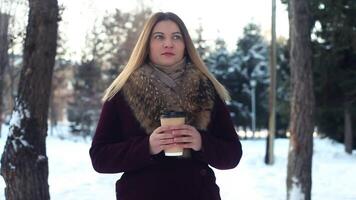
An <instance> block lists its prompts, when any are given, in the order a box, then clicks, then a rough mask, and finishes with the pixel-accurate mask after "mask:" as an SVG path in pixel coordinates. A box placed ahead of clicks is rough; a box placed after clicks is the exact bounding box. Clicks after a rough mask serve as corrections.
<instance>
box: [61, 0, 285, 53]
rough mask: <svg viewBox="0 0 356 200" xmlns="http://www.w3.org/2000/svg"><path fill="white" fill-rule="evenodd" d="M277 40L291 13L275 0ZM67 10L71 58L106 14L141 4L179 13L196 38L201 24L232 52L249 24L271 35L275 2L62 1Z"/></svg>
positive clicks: (207, 36)
mask: <svg viewBox="0 0 356 200" xmlns="http://www.w3.org/2000/svg"><path fill="white" fill-rule="evenodd" d="M276 3H277V6H276V10H277V14H276V24H277V25H276V32H277V37H279V36H283V37H285V38H288V30H289V28H288V13H287V11H286V6H285V5H283V4H281V3H280V0H276ZM59 4H60V5H63V6H64V8H65V10H64V12H63V15H62V19H63V20H62V22H61V24H60V29H61V30H63V31H64V32H65V36H64V38H66V39H67V40H68V46H69V49H70V50H71V52H72V56H74V57H78V56H79V54H80V49H81V48H83V47H84V45H85V36H86V33H87V32H88V31H90V30H91V29H92V28H93V24H94V23H99V22H100V21H101V18H102V16H103V15H105V13H108V12H113V11H114V9H115V8H118V9H120V10H122V11H126V12H132V11H135V10H136V9H137V8H138V5H141V4H144V5H148V6H150V7H151V8H152V9H153V11H154V12H156V11H164V12H167V11H170V12H174V13H176V14H177V15H178V16H179V17H181V18H182V20H183V21H184V22H185V24H186V26H187V28H188V30H189V32H190V34H191V35H192V36H193V37H194V34H195V31H194V30H196V29H197V28H198V27H199V24H201V25H202V27H203V29H204V32H203V37H204V39H206V40H207V42H209V43H213V42H214V40H215V39H216V38H217V37H221V38H223V39H224V40H225V41H226V43H227V46H228V49H229V50H232V49H234V48H235V47H236V41H237V39H238V38H241V36H242V33H243V27H244V26H245V25H247V24H248V23H249V22H254V23H257V24H258V25H260V26H261V29H262V34H263V35H264V36H265V37H266V38H267V39H269V38H270V35H271V28H270V27H271V10H272V0H248V1H246V0H219V1H216V0H211V1H206V0H179V1H178V0H132V1H127V0H76V1H73V0H59Z"/></svg>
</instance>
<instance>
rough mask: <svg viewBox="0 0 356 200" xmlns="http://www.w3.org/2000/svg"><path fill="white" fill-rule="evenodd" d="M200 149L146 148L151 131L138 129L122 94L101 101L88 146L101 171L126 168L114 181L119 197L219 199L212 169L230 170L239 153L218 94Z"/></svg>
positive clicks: (130, 199) (127, 199)
mask: <svg viewBox="0 0 356 200" xmlns="http://www.w3.org/2000/svg"><path fill="white" fill-rule="evenodd" d="M200 133H201V136H202V150H201V151H198V152H197V151H192V156H191V157H190V158H176V157H166V156H164V153H163V152H161V153H160V154H158V155H155V156H152V155H150V152H149V135H148V134H146V133H145V131H144V130H143V129H142V128H141V127H140V124H139V122H138V121H137V120H136V118H135V117H134V115H133V113H132V111H131V109H130V107H129V106H128V104H127V103H126V101H125V100H124V98H123V96H122V95H121V93H118V94H116V95H115V96H114V98H113V99H111V100H110V101H106V102H105V103H104V105H103V108H102V112H101V115H100V120H99V123H98V126H97V129H96V132H95V136H94V138H93V142H92V146H91V148H90V157H91V160H92V164H93V167H94V169H95V170H96V171H97V172H99V173H120V172H124V174H123V175H122V176H121V178H120V180H118V181H117V182H116V198H117V199H119V200H168V199H169V200H219V199H220V194H219V187H218V186H217V185H216V183H215V175H214V172H213V170H212V169H211V168H210V167H209V166H208V165H210V166H212V167H214V168H217V169H231V168H234V167H236V166H237V164H238V163H239V161H240V159H241V156H242V149H241V143H240V141H239V139H238V136H237V134H236V132H235V130H234V126H233V123H232V121H231V118H230V115H229V111H228V109H227V107H226V105H225V104H224V102H223V101H222V100H221V99H220V98H219V97H217V98H216V101H215V106H214V108H213V111H212V115H211V122H210V124H209V126H208V131H200Z"/></svg>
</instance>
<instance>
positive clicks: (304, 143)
mask: <svg viewBox="0 0 356 200" xmlns="http://www.w3.org/2000/svg"><path fill="white" fill-rule="evenodd" d="M289 24H290V40H291V48H290V58H291V59H290V66H291V86H292V88H291V89H292V96H291V117H290V133H291V136H290V144H289V145H290V147H289V154H288V166H287V199H289V200H293V199H298V200H310V199H311V186H312V157H313V131H314V104H315V102H314V101H315V100H314V92H313V76H312V75H313V74H312V69H311V61H312V54H311V41H310V33H311V17H310V9H309V1H308V0H290V1H289Z"/></svg>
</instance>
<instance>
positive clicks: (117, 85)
mask: <svg viewBox="0 0 356 200" xmlns="http://www.w3.org/2000/svg"><path fill="white" fill-rule="evenodd" d="M165 20H170V21H173V22H174V23H176V24H177V26H178V27H179V29H180V31H181V32H182V35H183V40H184V44H185V48H186V49H185V51H186V56H188V58H189V60H190V61H191V62H192V63H193V64H194V66H195V67H197V68H198V69H199V70H200V71H201V72H202V73H203V74H204V75H205V76H206V77H208V79H209V80H210V81H211V82H212V83H213V85H214V87H215V89H216V91H217V93H218V94H219V96H220V97H221V98H222V99H223V100H230V95H229V92H228V91H227V90H226V89H225V87H224V86H223V85H222V84H221V83H220V82H219V81H218V80H217V79H216V78H215V77H214V76H213V75H212V74H211V73H210V72H209V70H208V68H207V67H206V65H205V64H204V62H203V61H202V59H201V58H200V56H199V54H198V52H197V50H196V48H195V47H194V44H193V42H192V39H191V37H190V35H189V33H188V29H187V27H186V26H185V24H184V23H183V21H182V20H181V19H180V18H179V17H178V16H177V15H176V14H174V13H171V12H157V13H155V14H153V15H152V16H151V17H150V18H149V19H148V20H147V22H146V23H145V26H144V28H143V30H142V32H141V34H140V36H139V38H138V41H137V43H136V45H135V47H134V49H133V51H132V54H131V56H130V58H129V60H128V62H127V64H126V66H125V67H124V69H123V70H122V72H121V73H120V74H119V75H118V76H117V77H116V79H115V80H114V81H113V82H112V83H111V85H110V86H109V87H108V88H107V89H106V91H105V95H104V97H103V100H104V101H106V100H110V99H111V98H112V97H113V96H114V95H115V94H116V93H117V92H119V91H120V90H121V88H122V87H123V86H124V84H125V83H126V81H127V79H128V78H129V77H130V75H131V74H132V73H133V72H134V71H135V70H136V69H137V68H138V67H140V66H141V65H142V64H143V63H144V62H145V61H146V60H147V59H148V58H147V57H148V49H149V46H148V45H149V41H150V36H151V32H152V30H153V28H154V27H155V25H156V24H157V23H158V22H160V21H165Z"/></svg>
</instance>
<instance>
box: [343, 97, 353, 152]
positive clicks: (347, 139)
mask: <svg viewBox="0 0 356 200" xmlns="http://www.w3.org/2000/svg"><path fill="white" fill-rule="evenodd" d="M350 109H351V105H350V103H346V104H345V106H344V115H345V119H344V124H345V125H344V126H345V127H344V131H345V133H344V134H345V135H344V144H345V151H346V153H348V154H352V147H353V143H352V142H353V138H352V123H351V111H350Z"/></svg>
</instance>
